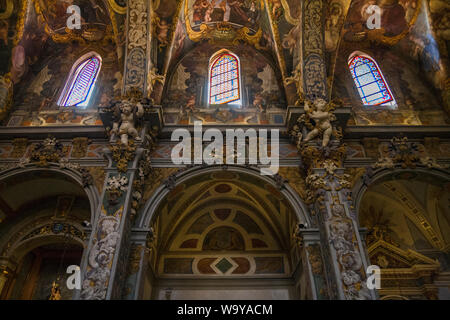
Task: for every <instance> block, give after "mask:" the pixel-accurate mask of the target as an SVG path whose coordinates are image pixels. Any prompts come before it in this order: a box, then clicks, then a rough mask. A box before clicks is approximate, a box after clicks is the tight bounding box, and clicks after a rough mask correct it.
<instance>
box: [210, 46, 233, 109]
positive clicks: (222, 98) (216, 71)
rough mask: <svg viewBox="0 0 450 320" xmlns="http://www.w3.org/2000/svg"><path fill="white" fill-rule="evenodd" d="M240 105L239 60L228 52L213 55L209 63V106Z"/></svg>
mask: <svg viewBox="0 0 450 320" xmlns="http://www.w3.org/2000/svg"><path fill="white" fill-rule="evenodd" d="M224 103H230V104H239V105H240V104H241V86H240V65H239V58H238V57H237V56H236V55H234V54H232V53H231V52H228V51H220V52H218V53H216V54H215V55H213V57H212V58H211V60H210V63H209V104H224Z"/></svg>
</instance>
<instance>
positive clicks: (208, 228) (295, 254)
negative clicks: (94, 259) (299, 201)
mask: <svg viewBox="0 0 450 320" xmlns="http://www.w3.org/2000/svg"><path fill="white" fill-rule="evenodd" d="M299 220H300V219H299V218H298V216H297V213H296V212H294V209H293V208H292V205H291V204H290V203H289V201H288V200H287V199H286V197H285V196H284V195H283V194H282V193H281V192H280V190H279V189H277V188H276V187H275V186H274V185H272V184H271V183H268V182H267V181H266V180H263V179H261V178H259V177H257V176H255V175H250V174H246V173H243V172H233V171H230V170H226V171H222V170H220V171H219V170H218V171H210V172H208V173H203V174H199V175H197V176H194V177H192V178H190V179H188V180H184V181H182V182H181V183H179V184H178V185H176V186H175V187H174V188H173V189H172V190H171V191H170V192H169V193H168V194H167V195H166V196H165V197H164V199H163V200H161V202H160V203H159V205H158V207H157V209H156V211H155V212H154V214H153V216H152V219H151V222H150V225H149V226H151V227H152V228H153V230H154V234H155V237H154V241H153V243H152V246H151V251H150V256H149V259H148V263H149V266H148V271H147V274H145V280H144V285H143V286H144V289H143V296H142V299H163V300H166V299H174V300H178V299H199V300H206V299H299V298H301V297H303V298H304V297H305V296H304V295H305V294H306V291H307V288H306V279H305V275H304V274H303V273H302V272H301V270H302V265H301V258H300V247H299V246H298V244H297V242H296V239H295V238H294V237H293V233H294V230H295V228H296V226H297V224H298V223H299ZM302 295H303V296H302Z"/></svg>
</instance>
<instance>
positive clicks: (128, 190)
mask: <svg viewBox="0 0 450 320" xmlns="http://www.w3.org/2000/svg"><path fill="white" fill-rule="evenodd" d="M140 96H141V95H140V93H139V91H138V90H136V91H134V95H128V96H124V97H122V100H121V101H116V102H114V104H113V105H112V106H111V107H108V108H104V109H102V110H101V116H102V120H103V123H104V125H105V126H107V127H110V128H111V127H112V129H111V131H110V134H111V139H110V146H109V147H108V148H106V149H105V150H104V153H105V156H106V157H107V158H108V160H109V164H108V167H107V168H106V170H105V171H106V178H105V184H104V187H103V193H102V198H101V205H100V206H99V208H98V209H97V213H96V218H95V222H94V225H93V231H92V234H91V237H90V240H89V245H88V247H87V250H86V251H85V255H84V257H83V261H82V265H81V269H82V289H81V293H80V294H79V296H78V297H79V298H81V299H86V300H91V299H120V298H122V296H123V285H124V283H125V280H126V271H127V267H128V256H129V251H130V243H131V241H130V235H131V227H132V223H133V219H134V216H135V215H136V212H137V210H138V208H139V206H140V204H141V198H142V197H141V192H142V185H143V183H144V180H145V178H146V177H147V175H148V174H149V172H150V157H149V153H150V149H151V148H152V146H153V138H152V136H151V134H149V132H148V130H147V128H148V126H149V123H148V119H147V118H146V119H144V120H145V121H144V122H143V125H142V126H140V127H139V126H138V125H137V123H138V118H143V117H144V114H145V113H146V112H145V110H146V109H147V110H148V109H149V106H148V105H143V104H142V103H141V101H142V99H141V98H140ZM111 119H112V123H111ZM138 130H139V131H138ZM78 297H77V296H76V298H78Z"/></svg>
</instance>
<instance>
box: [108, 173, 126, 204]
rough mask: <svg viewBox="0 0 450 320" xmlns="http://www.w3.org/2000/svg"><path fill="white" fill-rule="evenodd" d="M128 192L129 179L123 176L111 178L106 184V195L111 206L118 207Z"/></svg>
mask: <svg viewBox="0 0 450 320" xmlns="http://www.w3.org/2000/svg"><path fill="white" fill-rule="evenodd" d="M127 190H128V177H127V176H123V175H120V174H119V175H117V176H110V177H109V178H108V181H107V182H106V193H107V194H108V201H109V204H110V205H116V204H117V203H118V199H119V198H120V197H121V196H122V194H123V193H124V192H125V191H127Z"/></svg>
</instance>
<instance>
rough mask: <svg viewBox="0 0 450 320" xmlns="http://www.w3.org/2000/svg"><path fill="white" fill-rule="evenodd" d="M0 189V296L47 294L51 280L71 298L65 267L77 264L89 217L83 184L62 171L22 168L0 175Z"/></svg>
mask: <svg viewBox="0 0 450 320" xmlns="http://www.w3.org/2000/svg"><path fill="white" fill-rule="evenodd" d="M0 195H1V196H0V217H1V222H0V266H1V268H2V274H1V281H0V297H1V299H27V300H28V299H33V300H43V299H44V300H45V299H48V298H49V295H50V294H51V287H52V284H53V282H54V281H55V282H56V284H58V286H59V288H60V293H61V297H60V298H61V299H71V298H72V294H73V291H72V290H71V289H69V288H68V287H67V286H66V279H67V277H68V276H70V274H67V273H66V270H67V267H68V266H69V265H76V266H79V265H80V263H81V257H82V254H83V246H84V242H85V240H86V238H87V235H86V231H87V229H86V225H87V223H89V222H90V221H91V212H92V210H91V209H92V208H91V203H90V200H89V198H88V195H87V194H86V192H85V190H84V189H83V188H82V186H81V185H80V184H79V183H78V182H77V181H75V180H74V179H73V178H72V177H70V176H68V175H66V174H64V173H62V172H58V171H54V170H48V169H43V170H25V172H21V173H18V174H14V175H8V176H6V177H5V178H4V179H2V180H0ZM72 289H73V288H72Z"/></svg>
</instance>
